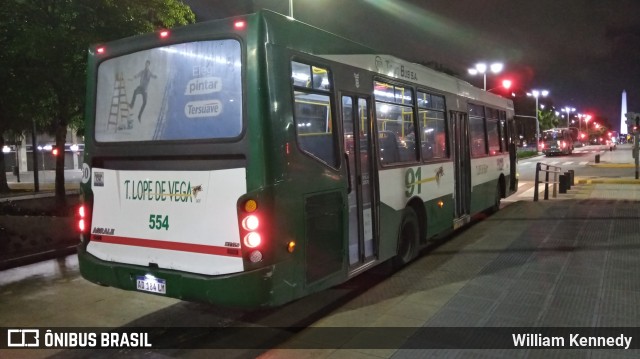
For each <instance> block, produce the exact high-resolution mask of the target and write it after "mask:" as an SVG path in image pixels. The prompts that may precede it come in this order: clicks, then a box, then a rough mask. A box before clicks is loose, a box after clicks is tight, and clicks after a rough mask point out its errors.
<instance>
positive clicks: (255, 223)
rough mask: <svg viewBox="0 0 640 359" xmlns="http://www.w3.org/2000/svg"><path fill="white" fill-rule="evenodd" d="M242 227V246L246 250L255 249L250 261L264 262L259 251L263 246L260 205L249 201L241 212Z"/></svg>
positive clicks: (251, 200)
mask: <svg viewBox="0 0 640 359" xmlns="http://www.w3.org/2000/svg"><path fill="white" fill-rule="evenodd" d="M240 226H241V229H242V231H241V236H242V244H243V245H244V247H245V248H250V249H253V251H252V252H251V253H250V255H249V260H250V261H251V262H253V263H256V262H260V261H261V260H262V252H261V251H260V250H259V249H258V247H260V245H261V244H262V235H261V234H260V216H259V213H258V203H257V202H256V201H255V200H253V199H250V200H247V201H246V202H245V203H244V205H243V206H242V209H241V211H240Z"/></svg>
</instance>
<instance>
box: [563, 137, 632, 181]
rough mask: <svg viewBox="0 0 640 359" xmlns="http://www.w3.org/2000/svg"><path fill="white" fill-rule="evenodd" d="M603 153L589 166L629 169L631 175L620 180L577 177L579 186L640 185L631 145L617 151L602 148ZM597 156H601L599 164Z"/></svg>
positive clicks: (591, 161)
mask: <svg viewBox="0 0 640 359" xmlns="http://www.w3.org/2000/svg"><path fill="white" fill-rule="evenodd" d="M600 147H602V148H603V149H604V151H603V152H601V153H599V154H596V155H594V156H593V158H592V159H591V160H590V161H589V166H591V167H596V168H629V169H630V171H629V175H628V176H624V177H618V178H607V177H588V178H587V177H577V178H576V181H575V183H578V184H620V185H623V184H631V185H637V184H640V180H638V179H635V171H634V170H633V169H634V168H635V167H636V165H635V159H634V158H633V154H632V149H633V145H631V144H622V145H618V146H617V149H616V150H613V151H609V150H607V148H608V146H600ZM596 156H599V157H600V158H599V163H596Z"/></svg>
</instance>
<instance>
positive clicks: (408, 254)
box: [393, 208, 420, 269]
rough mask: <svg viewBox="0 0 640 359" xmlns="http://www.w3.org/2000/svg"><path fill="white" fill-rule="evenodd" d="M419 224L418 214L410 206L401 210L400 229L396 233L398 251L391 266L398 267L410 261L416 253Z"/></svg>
mask: <svg viewBox="0 0 640 359" xmlns="http://www.w3.org/2000/svg"><path fill="white" fill-rule="evenodd" d="M419 239H420V226H419V225H418V216H417V215H416V212H415V211H414V210H413V209H412V208H405V209H404V211H403V212H402V221H401V222H400V231H399V233H398V252H397V253H396V256H395V257H394V258H393V266H394V268H396V269H398V268H400V267H403V266H405V265H406V264H407V263H409V262H411V261H412V260H413V259H414V258H415V257H416V256H417V254H418V241H419Z"/></svg>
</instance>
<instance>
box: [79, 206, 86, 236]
mask: <svg viewBox="0 0 640 359" xmlns="http://www.w3.org/2000/svg"><path fill="white" fill-rule="evenodd" d="M86 219H87V210H86V208H85V206H84V204H83V205H81V206H80V207H78V230H79V231H80V232H84V231H85V230H86V229H87V222H86Z"/></svg>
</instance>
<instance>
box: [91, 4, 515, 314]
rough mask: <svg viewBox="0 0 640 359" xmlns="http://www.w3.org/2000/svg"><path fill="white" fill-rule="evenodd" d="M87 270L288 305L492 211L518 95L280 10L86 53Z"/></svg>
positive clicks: (507, 189) (511, 152)
mask: <svg viewBox="0 0 640 359" xmlns="http://www.w3.org/2000/svg"><path fill="white" fill-rule="evenodd" d="M87 88H88V90H87V112H86V138H85V159H84V164H83V170H84V175H83V178H82V186H81V192H82V198H83V203H82V206H81V208H80V210H79V213H80V218H79V222H78V225H79V227H80V230H81V233H82V234H81V244H80V245H79V252H78V255H79V259H80V271H81V273H82V276H83V277H84V278H86V279H88V280H90V281H92V282H95V283H98V284H101V285H106V286H113V287H117V288H122V289H126V290H133V291H143V292H150V293H156V294H159V295H166V296H169V297H175V298H180V299H184V300H193V301H204V302H210V303H215V304H220V305H225V306H236V307H254V308H256V307H266V306H276V305H280V304H282V303H286V302H288V301H291V300H293V299H295V298H299V297H302V296H304V295H307V294H309V293H312V292H316V291H319V290H322V289H325V288H328V287H330V286H334V285H336V284H338V283H341V282H344V281H346V280H348V279H349V278H351V277H353V276H355V275H357V274H359V273H362V272H363V271H365V270H367V269H369V268H371V267H373V266H375V265H378V264H380V263H383V262H385V261H388V260H392V261H395V262H396V264H399V265H402V264H405V263H408V262H409V261H411V260H412V259H413V258H415V257H416V256H417V254H418V252H419V250H420V248H421V247H423V246H425V245H426V243H427V241H428V240H430V239H432V238H435V237H438V236H442V235H443V234H446V233H450V232H451V231H453V230H455V229H457V228H458V227H460V226H462V225H464V224H467V223H469V222H470V220H471V218H472V217H473V216H474V215H477V214H479V213H482V212H484V211H486V210H491V209H497V208H498V207H499V204H500V199H501V198H503V197H505V196H508V195H510V194H511V193H513V192H514V190H515V189H516V188H517V176H516V157H515V146H514V144H513V138H514V132H513V117H514V113H513V104H512V102H511V101H510V100H508V99H505V98H502V97H499V96H496V95H493V94H491V93H488V92H485V91H482V90H480V89H477V88H475V87H473V86H471V85H470V84H468V83H467V82H464V81H462V80H459V79H456V78H454V77H451V76H448V75H445V74H442V73H438V72H436V71H433V70H430V69H428V68H426V67H423V66H420V65H416V64H414V63H410V62H407V61H404V60H401V59H399V58H396V57H393V56H388V55H381V54H378V53H376V51H375V50H373V49H371V48H368V47H365V46H363V45H361V44H358V43H355V42H353V41H350V40H347V39H345V38H342V37H339V36H336V35H334V34H331V33H328V32H326V31H323V30H320V29H317V28H314V27H312V26H309V25H306V24H304V23H301V22H298V21H295V20H292V19H290V18H287V17H285V16H282V15H280V14H276V13H273V12H270V11H260V12H257V13H255V14H250V15H246V16H239V17H235V18H230V19H224V20H217V21H211V22H203V23H198V24H194V25H190V26H185V27H182V28H177V29H173V30H171V31H161V32H158V33H155V34H148V35H144V36H139V37H133V38H128V39H123V40H119V41H115V42H111V43H108V44H101V45H98V46H94V47H91V48H90V49H89V67H88V87H87Z"/></svg>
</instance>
